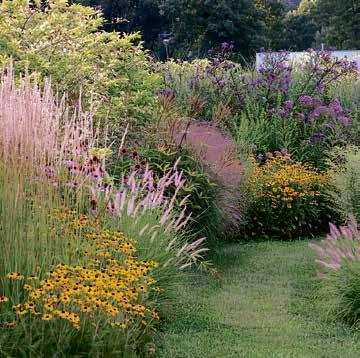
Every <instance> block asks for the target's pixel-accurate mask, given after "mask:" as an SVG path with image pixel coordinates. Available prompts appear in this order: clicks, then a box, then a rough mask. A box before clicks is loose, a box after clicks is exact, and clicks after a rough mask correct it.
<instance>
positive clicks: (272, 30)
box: [255, 0, 286, 50]
mask: <svg viewBox="0 0 360 358" xmlns="http://www.w3.org/2000/svg"><path fill="white" fill-rule="evenodd" d="M255 6H256V8H257V10H258V11H259V13H260V16H261V19H262V21H263V22H264V24H265V31H264V40H265V47H266V48H267V49H272V50H280V49H283V48H284V41H283V19H284V17H285V15H286V8H285V6H284V5H283V4H282V2H281V1H280V0H255Z"/></svg>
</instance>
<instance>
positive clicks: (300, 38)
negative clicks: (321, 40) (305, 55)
mask: <svg viewBox="0 0 360 358" xmlns="http://www.w3.org/2000/svg"><path fill="white" fill-rule="evenodd" d="M282 24H283V32H282V34H283V36H282V41H283V42H282V47H283V48H286V49H288V50H292V51H303V50H306V49H308V48H310V47H312V46H313V44H314V42H315V37H316V33H317V31H318V26H317V25H316V22H315V21H314V19H313V18H312V17H311V16H310V15H308V14H299V13H296V12H289V13H288V14H287V15H286V16H285V18H284V20H283V22H282Z"/></svg>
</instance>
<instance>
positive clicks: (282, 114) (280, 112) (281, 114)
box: [278, 108, 288, 118]
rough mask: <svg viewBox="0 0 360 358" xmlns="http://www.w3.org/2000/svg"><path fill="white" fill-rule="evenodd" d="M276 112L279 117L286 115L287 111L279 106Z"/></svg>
mask: <svg viewBox="0 0 360 358" xmlns="http://www.w3.org/2000/svg"><path fill="white" fill-rule="evenodd" d="M278 114H279V116H280V117H281V118H285V117H286V116H287V115H288V111H287V110H286V109H283V108H281V109H279V110H278Z"/></svg>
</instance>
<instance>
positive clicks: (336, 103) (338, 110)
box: [329, 99, 343, 114]
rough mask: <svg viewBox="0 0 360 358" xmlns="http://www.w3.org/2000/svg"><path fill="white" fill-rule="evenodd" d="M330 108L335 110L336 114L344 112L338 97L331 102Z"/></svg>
mask: <svg viewBox="0 0 360 358" xmlns="http://www.w3.org/2000/svg"><path fill="white" fill-rule="evenodd" d="M329 108H330V109H331V110H333V111H334V113H335V114H341V113H342V112H343V108H342V107H341V104H340V102H339V100H337V99H336V100H335V101H332V102H331V103H330V104H329Z"/></svg>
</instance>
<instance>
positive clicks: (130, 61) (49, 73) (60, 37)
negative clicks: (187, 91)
mask: <svg viewBox="0 0 360 358" xmlns="http://www.w3.org/2000/svg"><path fill="white" fill-rule="evenodd" d="M103 24H104V18H103V17H102V15H101V13H100V12H99V11H97V10H94V9H92V8H90V7H84V6H81V5H77V4H72V5H70V4H69V3H68V2H67V1H66V0H51V1H48V2H47V5H46V8H45V9H44V10H43V9H42V7H41V6H40V2H36V5H30V2H29V1H28V0H14V1H7V0H6V1H3V2H2V3H1V4H0V48H1V53H0V65H2V66H5V65H6V64H8V63H9V61H10V59H11V58H12V59H13V61H14V67H15V69H16V71H18V72H22V73H23V72H24V71H25V70H28V71H29V72H31V74H32V76H38V77H40V78H41V79H44V78H45V77H51V80H52V82H53V84H54V87H56V89H57V90H58V91H59V92H60V93H61V94H62V93H64V92H65V91H66V92H67V94H68V96H69V99H70V101H71V103H72V104H75V103H77V100H78V98H79V96H80V95H81V93H82V97H83V100H84V101H86V102H87V103H89V101H90V98H91V99H92V100H93V101H95V102H97V107H98V108H97V109H98V116H99V117H100V118H102V119H104V118H105V117H109V118H110V120H111V121H110V124H111V125H112V126H113V128H114V127H116V128H118V127H119V126H121V125H122V124H123V123H124V122H125V121H130V122H133V123H134V122H138V121H146V120H148V118H149V116H150V115H151V113H152V111H153V108H154V106H155V104H156V97H155V93H154V92H155V88H156V85H157V83H158V82H157V76H156V75H154V74H150V72H149V65H150V63H149V58H148V55H147V54H146V52H144V50H143V48H142V46H141V43H139V35H138V34H130V35H120V34H119V33H116V32H111V33H108V32H105V31H103V30H101V27H102V26H103Z"/></svg>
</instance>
